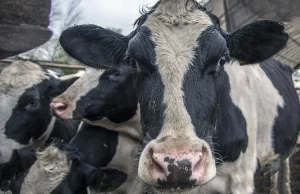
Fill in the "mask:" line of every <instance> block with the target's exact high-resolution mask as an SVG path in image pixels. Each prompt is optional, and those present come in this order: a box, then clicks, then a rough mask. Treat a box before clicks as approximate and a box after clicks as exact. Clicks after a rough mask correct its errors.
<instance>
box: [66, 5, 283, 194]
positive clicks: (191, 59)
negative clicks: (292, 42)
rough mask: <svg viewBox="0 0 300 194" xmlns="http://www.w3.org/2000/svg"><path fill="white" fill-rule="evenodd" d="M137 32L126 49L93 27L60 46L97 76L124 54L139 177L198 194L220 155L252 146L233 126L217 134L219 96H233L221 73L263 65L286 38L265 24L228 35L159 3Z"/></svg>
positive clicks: (181, 8)
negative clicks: (131, 74)
mask: <svg viewBox="0 0 300 194" xmlns="http://www.w3.org/2000/svg"><path fill="white" fill-rule="evenodd" d="M137 24H138V26H137V29H136V30H135V32H134V33H133V34H132V37H131V39H130V41H129V42H128V41H127V40H126V39H125V37H123V36H121V35H119V34H116V33H114V32H111V31H108V30H105V29H103V28H100V27H95V26H91V25H85V26H76V27H73V28H71V29H69V30H67V31H66V32H65V33H63V34H62V37H61V42H62V43H64V44H62V45H63V47H64V48H65V50H66V51H67V52H68V53H69V54H70V55H72V56H73V57H75V58H77V59H78V60H80V61H81V62H83V63H84V64H86V65H88V66H91V67H95V68H103V66H101V64H103V63H102V62H110V61H114V60H115V59H117V58H118V57H119V56H120V52H124V53H123V55H124V54H125V50H126V48H127V51H126V59H127V62H128V65H129V66H131V67H133V68H134V69H135V75H136V78H137V79H138V84H137V89H138V99H139V103H140V108H141V120H142V130H143V132H144V135H145V145H144V149H143V151H142V154H141V157H140V160H139V167H138V172H139V177H140V178H141V179H142V180H143V181H144V182H146V183H148V184H149V185H150V186H152V187H153V188H155V189H156V190H157V191H158V192H161V193H163V192H164V191H166V192H168V191H170V190H171V189H175V190H178V191H184V190H190V189H191V188H196V186H201V185H203V184H206V183H207V182H209V181H210V180H212V179H213V178H214V177H215V175H216V163H217V162H216V161H217V160H216V158H218V157H219V154H218V151H220V150H221V151H222V153H221V156H222V157H223V158H222V159H223V160H229V161H230V160H235V159H236V158H237V157H238V156H239V155H240V153H241V152H242V151H243V150H244V147H245V146H247V134H246V132H244V131H241V133H239V134H234V135H232V134H226V130H228V129H229V128H230V125H231V124H235V123H230V122H225V123H223V124H224V126H223V127H222V128H220V127H219V126H220V125H222V123H220V122H218V120H219V119H218V118H220V117H221V116H222V117H226V115H221V114H219V113H220V109H221V108H222V109H224V110H225V112H226V103H223V104H221V105H220V102H221V99H222V100H223V99H224V100H225V101H226V100H230V99H227V98H228V97H227V96H225V95H223V94H222V93H223V92H224V91H225V90H226V91H228V90H230V88H228V87H229V86H228V84H224V83H228V76H227V74H226V72H225V71H224V68H226V66H229V65H232V63H235V64H241V65H247V64H253V63H257V62H260V61H263V60H266V59H268V58H269V57H271V56H272V55H274V54H275V53H276V52H278V51H279V50H280V49H282V48H283V47H284V46H285V44H286V42H287V39H288V36H287V34H286V33H285V32H284V27H283V26H282V25H281V24H280V23H277V22H273V21H267V20H264V21H258V22H254V23H251V24H249V25H246V26H244V27H243V28H241V29H238V30H236V31H235V32H233V33H226V32H225V31H223V30H222V29H221V28H220V24H219V21H218V19H217V18H216V16H214V15H212V14H211V13H210V12H208V11H206V10H205V9H204V8H203V7H201V6H200V5H199V4H198V3H197V2H195V1H193V0H176V1H175V0H161V1H159V2H158V3H157V4H156V5H155V6H154V7H153V8H152V9H151V10H150V11H149V12H148V13H145V14H144V15H143V16H141V18H140V19H139V20H138V21H137ZM127 42H128V45H127V44H126V43H127ZM99 64H100V65H99ZM226 87H227V88H226ZM228 114H229V113H228ZM237 122H240V121H239V120H238V119H237ZM241 122H242V121H241ZM228 127H229V128H228ZM223 130H225V131H223ZM235 135H236V136H235ZM231 148H232V149H234V151H230V149H231ZM231 153H232V154H231Z"/></svg>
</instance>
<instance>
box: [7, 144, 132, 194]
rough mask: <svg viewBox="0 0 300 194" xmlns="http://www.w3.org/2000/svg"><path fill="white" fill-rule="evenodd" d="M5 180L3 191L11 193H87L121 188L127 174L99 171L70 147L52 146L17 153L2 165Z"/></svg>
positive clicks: (108, 170)
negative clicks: (6, 181)
mask: <svg viewBox="0 0 300 194" xmlns="http://www.w3.org/2000/svg"><path fill="white" fill-rule="evenodd" d="M1 167H2V168H3V169H4V170H3V171H4V172H5V175H6V176H5V177H2V179H6V180H9V181H10V182H9V184H6V185H7V188H6V189H3V190H4V191H7V190H10V191H9V192H10V193H11V194H29V193H30V194H39V193H43V194H87V193H88V191H87V189H86V188H87V187H89V188H90V189H91V190H93V191H101V192H108V191H112V190H114V189H116V188H118V187H119V186H120V185H121V184H122V183H123V182H124V181H125V179H126V177H127V175H126V174H125V173H124V172H121V171H119V170H116V169H111V168H96V167H94V166H92V165H90V164H88V163H86V162H85V161H84V159H83V157H82V155H81V153H80V152H79V151H78V149H76V148H75V147H74V146H72V145H70V144H59V143H55V144H51V145H49V146H47V147H46V148H45V149H43V150H39V151H37V152H36V153H35V152H31V151H27V150H14V152H13V157H12V158H11V160H10V161H9V162H7V163H6V164H5V165H2V166H1Z"/></svg>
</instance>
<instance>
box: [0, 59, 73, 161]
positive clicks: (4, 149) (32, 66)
mask: <svg viewBox="0 0 300 194" xmlns="http://www.w3.org/2000/svg"><path fill="white" fill-rule="evenodd" d="M73 81H74V80H73ZM70 84H72V82H70V81H69V80H65V81H60V80H59V79H58V78H55V77H53V76H51V75H50V74H49V73H48V72H47V71H46V70H45V69H43V68H42V67H41V66H40V65H38V64H36V63H33V62H30V61H17V62H14V63H12V64H11V65H10V66H8V67H6V68H5V69H3V71H2V72H1V74H0V115H1V121H0V163H2V162H6V161H8V160H9V159H10V157H11V155H12V150H13V149H19V148H22V147H24V146H25V145H28V144H30V143H32V142H34V141H35V140H36V139H38V138H39V137H40V136H41V135H43V134H44V132H45V131H46V129H47V127H48V125H49V123H50V120H51V113H50V108H49V103H50V102H51V99H52V97H53V96H56V95H58V94H60V93H62V91H63V90H64V89H65V88H66V87H67V86H66V85H70Z"/></svg>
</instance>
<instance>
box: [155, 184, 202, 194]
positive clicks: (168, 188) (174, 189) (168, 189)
mask: <svg viewBox="0 0 300 194" xmlns="http://www.w3.org/2000/svg"><path fill="white" fill-rule="evenodd" d="M198 188H199V185H167V184H166V185H165V186H163V187H161V186H156V187H153V189H154V192H155V193H157V194H168V193H172V194H173V193H180V194H184V193H190V192H193V191H194V190H196V189H198Z"/></svg>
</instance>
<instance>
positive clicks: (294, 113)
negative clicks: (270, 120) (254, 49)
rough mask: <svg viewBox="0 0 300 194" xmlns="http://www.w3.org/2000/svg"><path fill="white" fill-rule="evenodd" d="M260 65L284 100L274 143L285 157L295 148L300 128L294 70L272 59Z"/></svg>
mask: <svg viewBox="0 0 300 194" xmlns="http://www.w3.org/2000/svg"><path fill="white" fill-rule="evenodd" d="M260 66H261V68H262V69H263V70H264V72H265V74H266V75H267V76H268V78H269V79H270V80H271V81H272V83H273V85H274V87H275V88H276V89H277V90H278V91H279V94H280V95H281V96H282V98H283V101H284V104H283V107H278V108H277V111H278V117H277V118H276V119H275V122H274V125H273V138H274V140H273V143H274V149H275V153H279V154H280V155H281V156H283V157H284V158H285V157H287V156H288V155H289V154H290V152H291V151H292V149H293V148H294V145H295V142H296V141H297V138H298V133H299V129H300V105H299V100H298V96H297V93H296V91H295V87H294V84H293V80H292V70H291V69H290V67H289V66H287V65H284V64H281V63H280V62H278V61H276V60H272V59H271V60H268V61H265V62H263V63H261V65H260ZM270 97H272V96H270Z"/></svg>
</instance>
